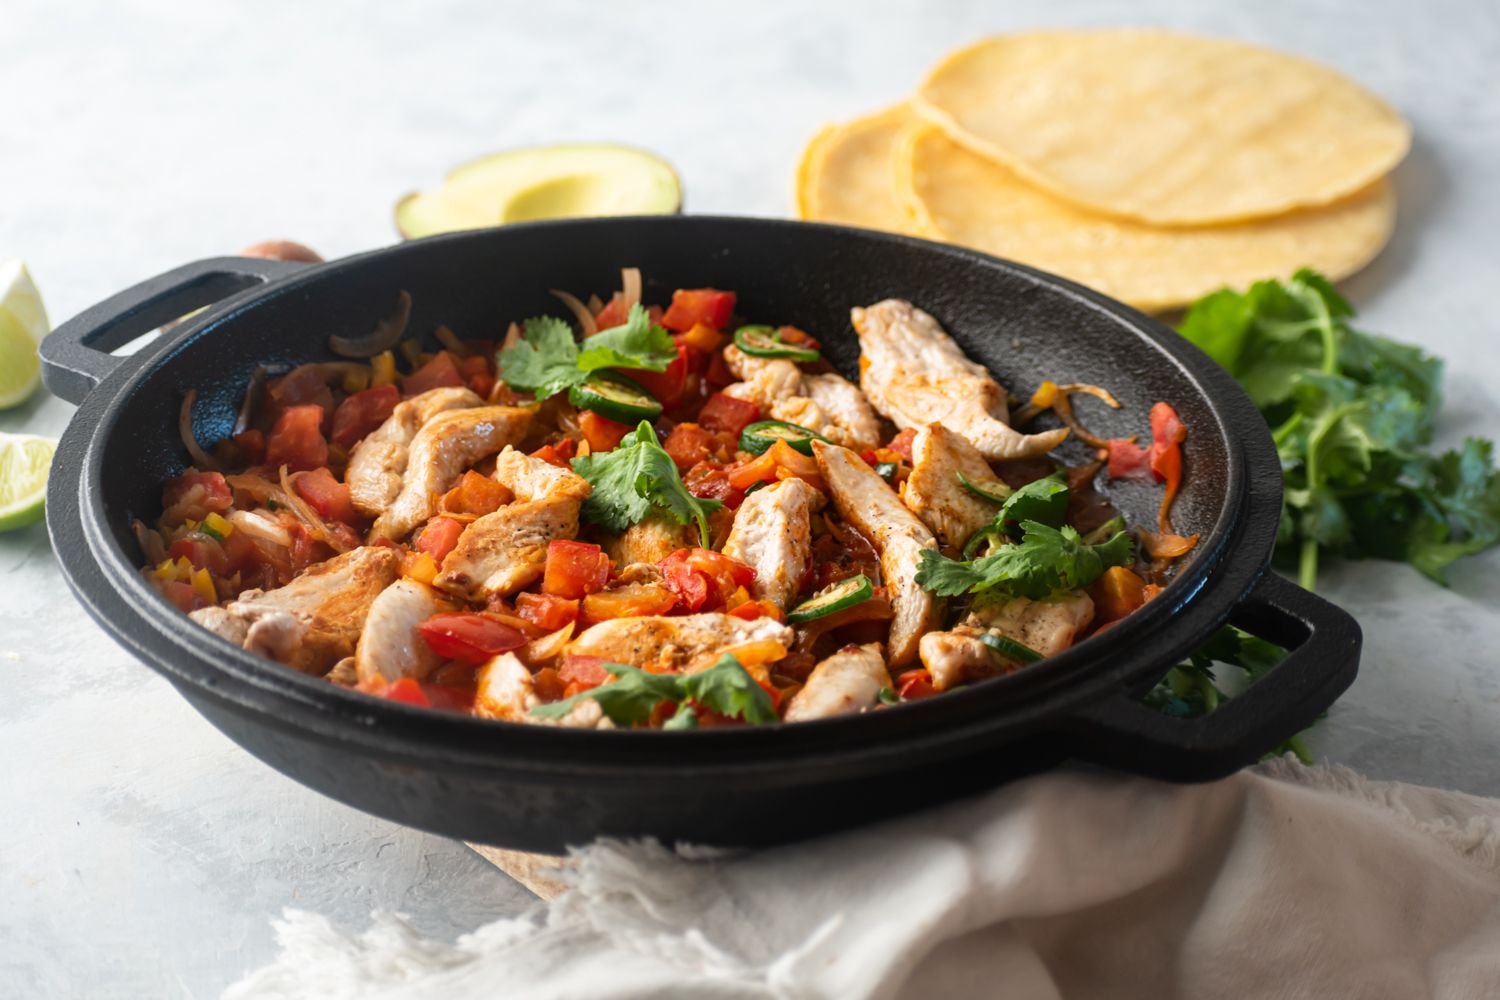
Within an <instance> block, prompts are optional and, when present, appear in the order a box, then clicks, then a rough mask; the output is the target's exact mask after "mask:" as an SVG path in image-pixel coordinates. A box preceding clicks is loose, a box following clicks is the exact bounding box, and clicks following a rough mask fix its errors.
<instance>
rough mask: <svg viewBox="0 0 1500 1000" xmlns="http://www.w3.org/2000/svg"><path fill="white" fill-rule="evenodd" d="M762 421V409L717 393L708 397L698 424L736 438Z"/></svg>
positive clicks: (699, 415)
mask: <svg viewBox="0 0 1500 1000" xmlns="http://www.w3.org/2000/svg"><path fill="white" fill-rule="evenodd" d="M759 419H760V407H759V406H756V405H755V404H754V403H752V402H750V401H749V400H748V399H736V398H735V397H733V396H728V395H725V394H724V393H722V392H716V393H714V394H713V395H712V396H709V397H708V402H706V403H704V404H703V409H702V410H701V411H700V412H699V413H698V423H699V424H701V425H702V426H704V427H706V428H708V429H709V430H711V431H724V432H725V433H728V434H733V435H735V436H736V437H738V436H739V435H740V432H742V431H743V430H744V429H745V428H746V427H748V426H749V425H750V424H753V423H755V421H757V420H759Z"/></svg>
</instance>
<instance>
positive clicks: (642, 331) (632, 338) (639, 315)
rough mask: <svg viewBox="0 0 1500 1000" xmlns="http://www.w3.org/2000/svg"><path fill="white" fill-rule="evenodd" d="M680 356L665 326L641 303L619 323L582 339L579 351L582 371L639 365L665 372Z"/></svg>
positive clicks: (579, 366) (579, 363) (632, 307)
mask: <svg viewBox="0 0 1500 1000" xmlns="http://www.w3.org/2000/svg"><path fill="white" fill-rule="evenodd" d="M676 358H677V344H676V343H675V342H674V341H673V340H672V335H671V334H670V333H668V332H667V331H666V330H665V329H663V328H662V327H660V326H657V325H656V324H655V323H652V322H651V319H650V317H649V316H648V315H647V314H646V310H644V309H642V308H641V307H640V306H639V305H633V306H631V307H630V313H629V314H628V316H627V317H626V319H625V322H624V323H623V324H621V325H620V326H616V327H611V328H610V329H608V330H601V331H599V332H598V333H596V334H594V335H593V336H592V337H588V338H586V339H585V340H584V342H583V347H582V350H580V351H579V352H578V361H577V365H578V368H579V370H580V371H585V372H591V371H597V370H599V369H600V368H637V369H644V370H646V371H652V372H663V371H666V370H667V366H668V365H670V364H671V363H672V362H673V361H674V360H676Z"/></svg>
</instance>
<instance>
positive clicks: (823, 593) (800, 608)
mask: <svg viewBox="0 0 1500 1000" xmlns="http://www.w3.org/2000/svg"><path fill="white" fill-rule="evenodd" d="M874 595H875V585H874V584H873V583H871V582H870V578H869V577H867V576H865V575H864V574H863V573H860V574H858V575H857V576H851V577H849V578H848V579H846V580H840V581H839V582H838V583H835V584H833V585H831V586H828V587H825V588H824V589H822V590H820V591H818V592H817V593H816V594H814V595H813V596H812V597H809V598H808V599H807V600H805V601H803V602H802V603H801V604H799V605H797V606H796V607H795V608H793V609H792V610H791V611H789V612H787V616H786V620H787V621H788V622H790V623H792V624H793V625H800V624H802V623H803V622H810V621H815V620H816V619H819V618H825V617H827V616H828V615H831V614H835V613H837V612H839V611H843V610H844V609H846V608H852V607H854V605H856V604H860V603H862V602H864V601H868V600H869V599H870V598H871V597H873V596H874Z"/></svg>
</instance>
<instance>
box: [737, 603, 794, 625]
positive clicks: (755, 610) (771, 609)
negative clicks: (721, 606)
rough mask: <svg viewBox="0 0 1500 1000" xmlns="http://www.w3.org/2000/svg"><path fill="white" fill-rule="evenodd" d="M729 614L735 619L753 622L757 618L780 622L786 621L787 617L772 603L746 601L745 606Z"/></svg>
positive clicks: (742, 605)
mask: <svg viewBox="0 0 1500 1000" xmlns="http://www.w3.org/2000/svg"><path fill="white" fill-rule="evenodd" d="M727 613H728V614H730V615H733V616H734V617H735V618H743V619H745V620H746V621H751V622H753V621H755V620H756V619H757V618H774V619H776V620H777V621H779V622H781V621H786V615H785V614H783V613H782V611H781V609H780V608H778V607H777V606H776V605H774V604H772V603H771V602H770V601H746V602H745V603H743V604H740V605H736V606H735V607H732V608H730V609H729V611H728V612H727Z"/></svg>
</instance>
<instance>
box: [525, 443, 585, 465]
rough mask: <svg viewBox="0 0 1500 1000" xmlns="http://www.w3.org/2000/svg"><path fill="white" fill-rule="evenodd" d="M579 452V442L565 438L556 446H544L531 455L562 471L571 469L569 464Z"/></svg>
mask: <svg viewBox="0 0 1500 1000" xmlns="http://www.w3.org/2000/svg"><path fill="white" fill-rule="evenodd" d="M577 450H578V442H577V441H574V440H573V439H572V438H563V439H562V440H561V441H559V442H557V443H556V444H544V445H542V446H541V447H540V448H538V449H537V450H536V451H534V452H532V453H531V457H532V458H540V459H541V460H542V461H543V462H546V463H548V464H549V465H555V466H557V467H558V468H561V469H567V468H571V465H570V464H569V463H570V461H571V460H572V458H573V455H574V453H575V452H576V451H577Z"/></svg>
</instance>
